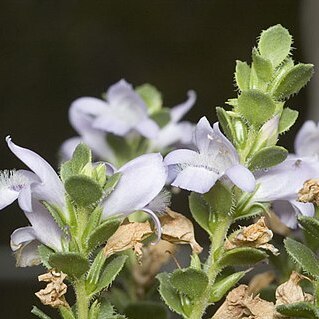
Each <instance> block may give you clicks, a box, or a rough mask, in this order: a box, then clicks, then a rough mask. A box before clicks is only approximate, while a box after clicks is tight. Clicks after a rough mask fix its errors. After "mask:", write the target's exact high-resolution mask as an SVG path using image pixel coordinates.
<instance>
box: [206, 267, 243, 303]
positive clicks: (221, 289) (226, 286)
mask: <svg viewBox="0 0 319 319" xmlns="http://www.w3.org/2000/svg"><path fill="white" fill-rule="evenodd" d="M245 274H246V271H240V272H236V273H234V274H231V275H229V276H227V277H226V278H223V279H221V280H218V281H216V282H215V283H214V285H213V287H212V291H211V295H210V302H217V301H219V300H221V299H222V298H223V297H224V296H225V295H226V293H227V292H228V290H230V289H231V288H232V287H234V286H235V285H236V284H237V283H238V281H239V280H240V279H242V278H243V277H244V276H245Z"/></svg>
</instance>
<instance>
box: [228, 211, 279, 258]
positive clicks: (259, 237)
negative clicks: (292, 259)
mask: <svg viewBox="0 0 319 319" xmlns="http://www.w3.org/2000/svg"><path fill="white" fill-rule="evenodd" d="M272 237H273V233H272V231H271V230H270V229H269V228H268V227H267V225H266V223H265V217H261V218H260V219H259V220H258V221H257V222H256V223H255V224H252V225H249V226H247V227H243V228H241V229H240V230H238V231H236V232H235V233H233V234H232V235H230V236H229V238H228V239H227V241H226V243H225V246H224V248H225V249H226V250H229V249H233V248H236V247H243V246H248V247H255V248H263V249H267V250H270V251H271V252H272V253H273V254H274V255H278V254H279V251H278V249H277V248H275V247H274V246H273V245H272V244H269V243H268V242H269V241H270V240H271V239H272Z"/></svg>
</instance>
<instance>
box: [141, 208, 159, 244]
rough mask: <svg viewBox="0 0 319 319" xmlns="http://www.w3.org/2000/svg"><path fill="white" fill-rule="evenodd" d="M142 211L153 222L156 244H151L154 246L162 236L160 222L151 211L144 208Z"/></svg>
mask: <svg viewBox="0 0 319 319" xmlns="http://www.w3.org/2000/svg"><path fill="white" fill-rule="evenodd" d="M142 210H143V211H144V212H145V213H147V214H148V215H150V216H151V218H152V220H153V222H154V225H155V228H156V234H157V239H156V242H154V243H152V244H153V245H155V244H157V243H158V242H159V241H160V240H161V236H162V228H161V222H160V220H159V218H158V217H157V215H156V214H155V213H154V212H153V211H152V210H151V209H148V208H144V209H142Z"/></svg>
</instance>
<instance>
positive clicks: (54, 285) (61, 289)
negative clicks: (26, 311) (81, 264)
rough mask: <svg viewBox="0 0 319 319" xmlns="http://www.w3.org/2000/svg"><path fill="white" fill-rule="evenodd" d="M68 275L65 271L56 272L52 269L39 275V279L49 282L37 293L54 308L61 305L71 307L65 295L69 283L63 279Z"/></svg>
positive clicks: (46, 303) (45, 302)
mask: <svg viewBox="0 0 319 319" xmlns="http://www.w3.org/2000/svg"><path fill="white" fill-rule="evenodd" d="M66 276H67V275H66V274H64V273H63V272H56V271H55V270H54V269H52V270H50V271H49V272H48V273H46V274H43V275H40V276H39V277H38V279H39V281H44V282H48V284H47V286H46V287H45V288H44V289H41V290H40V291H38V292H36V293H35V295H36V296H37V297H38V298H39V299H40V301H41V302H42V303H43V304H44V305H48V306H51V307H53V308H58V307H60V306H63V307H67V308H69V307H70V306H69V304H68V303H67V302H66V300H65V297H64V295H65V294H66V291H67V285H66V284H65V283H64V282H63V281H64V279H65V278H66Z"/></svg>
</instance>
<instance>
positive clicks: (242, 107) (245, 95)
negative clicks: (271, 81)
mask: <svg viewBox="0 0 319 319" xmlns="http://www.w3.org/2000/svg"><path fill="white" fill-rule="evenodd" d="M237 110H238V112H239V113H240V114H241V115H242V116H243V117H244V118H245V119H246V120H247V121H248V122H249V123H250V124H252V125H255V126H257V127H259V126H261V125H262V124H264V123H265V122H266V121H267V120H269V119H270V118H271V117H272V116H273V115H274V112H275V110H276V104H275V102H274V101H273V100H272V99H271V97H269V96H268V95H266V94H264V93H263V92H261V91H259V90H255V89H254V90H249V91H244V92H242V94H241V95H240V96H239V98H238V106H237Z"/></svg>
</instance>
